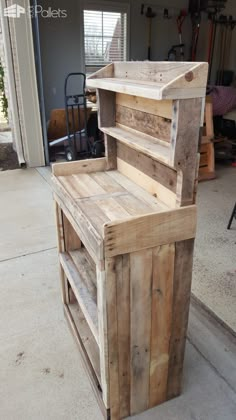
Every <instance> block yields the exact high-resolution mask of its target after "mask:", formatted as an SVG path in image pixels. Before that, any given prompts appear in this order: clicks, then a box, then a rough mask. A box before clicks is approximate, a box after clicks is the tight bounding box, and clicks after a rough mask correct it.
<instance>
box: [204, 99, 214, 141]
mask: <svg viewBox="0 0 236 420" xmlns="http://www.w3.org/2000/svg"><path fill="white" fill-rule="evenodd" d="M205 123H206V136H207V137H209V138H210V139H213V138H214V125H213V105H212V98H211V96H207V97H206V106H205Z"/></svg>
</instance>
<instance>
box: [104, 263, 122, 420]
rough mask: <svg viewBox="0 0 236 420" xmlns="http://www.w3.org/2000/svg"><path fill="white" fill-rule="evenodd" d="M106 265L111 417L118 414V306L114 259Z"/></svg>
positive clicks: (115, 416) (117, 417)
mask: <svg viewBox="0 0 236 420" xmlns="http://www.w3.org/2000/svg"><path fill="white" fill-rule="evenodd" d="M105 267H106V298H107V334H108V355H109V356H108V360H109V395H110V412H111V418H112V419H113V418H114V419H115V420H116V419H117V420H118V419H119V418H120V416H119V414H120V389H119V350H118V313H117V310H118V306H117V282H116V259H115V258H107V259H106V261H105Z"/></svg>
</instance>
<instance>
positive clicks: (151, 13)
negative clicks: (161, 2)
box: [141, 4, 156, 60]
mask: <svg viewBox="0 0 236 420" xmlns="http://www.w3.org/2000/svg"><path fill="white" fill-rule="evenodd" d="M145 8H146V13H145V16H146V18H147V19H148V54H147V55H148V60H151V59H152V54H151V48H152V19H154V17H156V13H155V12H154V11H153V10H152V8H151V7H150V6H147V7H146V6H145V5H144V4H142V5H141V15H143V14H144V12H145Z"/></svg>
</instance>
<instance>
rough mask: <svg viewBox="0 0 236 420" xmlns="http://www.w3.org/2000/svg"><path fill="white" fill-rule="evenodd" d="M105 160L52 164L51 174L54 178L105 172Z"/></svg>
mask: <svg viewBox="0 0 236 420" xmlns="http://www.w3.org/2000/svg"><path fill="white" fill-rule="evenodd" d="M106 165H107V162H106V158H99V159H88V160H80V161H75V162H66V163H64V162H63V163H54V164H53V165H52V173H53V175H54V176H55V177H58V176H67V175H73V174H80V173H90V172H97V171H105V170H106Z"/></svg>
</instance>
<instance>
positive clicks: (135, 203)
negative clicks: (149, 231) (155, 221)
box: [115, 194, 155, 216]
mask: <svg viewBox="0 0 236 420" xmlns="http://www.w3.org/2000/svg"><path fill="white" fill-rule="evenodd" d="M115 201H116V202H117V203H118V206H121V207H122V208H123V209H125V210H126V211H127V212H128V214H129V215H131V216H138V215H141V214H147V213H155V210H154V209H153V208H152V207H151V206H148V204H147V203H144V202H143V201H141V200H139V199H138V198H137V197H135V196H133V195H128V194H127V195H120V196H119V197H116V198H115Z"/></svg>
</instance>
